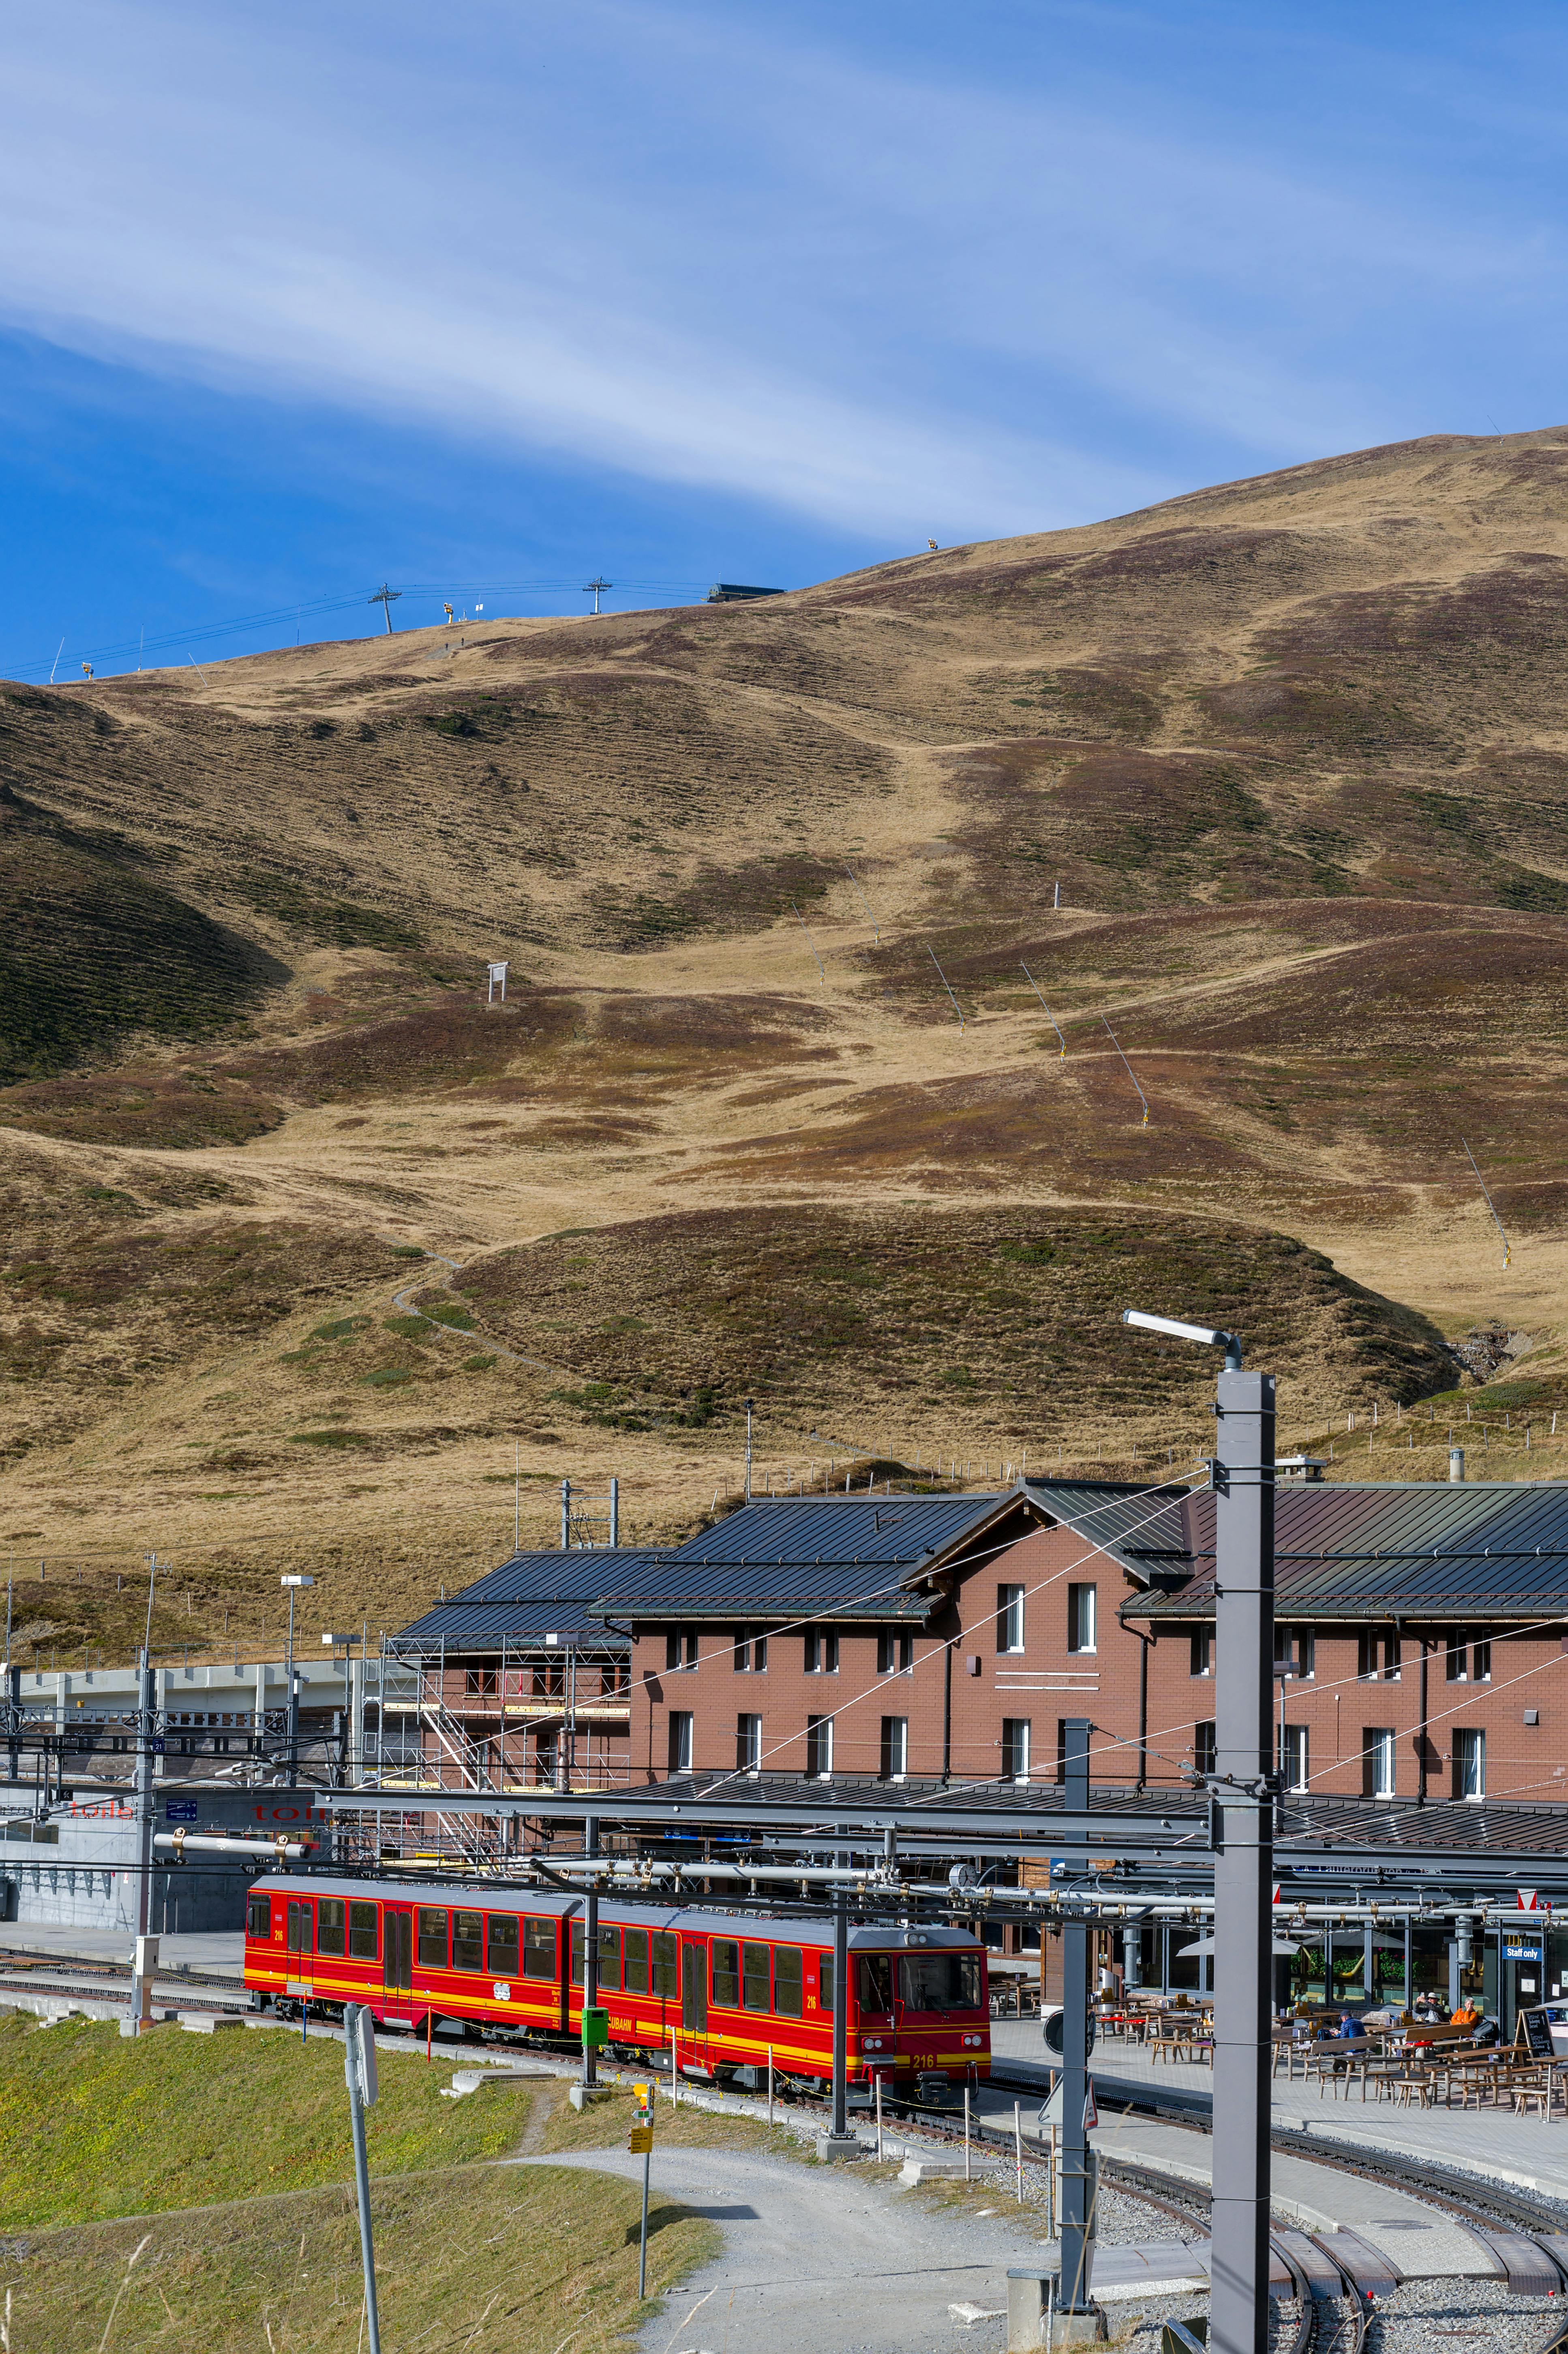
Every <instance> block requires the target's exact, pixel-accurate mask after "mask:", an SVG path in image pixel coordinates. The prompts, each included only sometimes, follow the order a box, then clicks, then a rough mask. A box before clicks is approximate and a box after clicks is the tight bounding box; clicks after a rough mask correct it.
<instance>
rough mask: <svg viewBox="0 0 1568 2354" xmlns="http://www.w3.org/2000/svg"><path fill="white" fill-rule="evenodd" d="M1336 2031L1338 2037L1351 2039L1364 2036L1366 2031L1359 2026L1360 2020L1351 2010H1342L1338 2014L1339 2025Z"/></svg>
mask: <svg viewBox="0 0 1568 2354" xmlns="http://www.w3.org/2000/svg"><path fill="white" fill-rule="evenodd" d="M1338 2032H1339V2033H1340V2035H1343V2036H1347V2037H1351V2038H1353V2037H1355V2036H1358V2035H1364V2034H1365V2033H1366V2029H1365V2028H1364V2027H1363V2026H1362V2025H1361V2020H1359V2019H1358V2018H1357V2017H1356V2015H1355V2013H1354V2011H1353V2010H1342V2011H1341V2012H1340V2024H1339V2028H1338Z"/></svg>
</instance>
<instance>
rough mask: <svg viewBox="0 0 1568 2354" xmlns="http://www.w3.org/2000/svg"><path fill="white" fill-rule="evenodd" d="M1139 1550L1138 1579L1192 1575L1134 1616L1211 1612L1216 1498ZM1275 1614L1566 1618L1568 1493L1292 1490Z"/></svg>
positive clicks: (1187, 1504)
mask: <svg viewBox="0 0 1568 2354" xmlns="http://www.w3.org/2000/svg"><path fill="white" fill-rule="evenodd" d="M1145 1544H1147V1547H1148V1550H1147V1551H1145V1550H1143V1548H1144V1546H1145ZM1159 1548H1165V1550H1164V1551H1163V1553H1162V1556H1161V1557H1157V1549H1159ZM1128 1565H1129V1567H1131V1568H1133V1569H1134V1571H1135V1573H1137V1572H1141V1573H1142V1574H1143V1575H1148V1574H1149V1573H1150V1570H1152V1569H1154V1568H1157V1567H1159V1566H1161V1565H1164V1566H1169V1567H1171V1568H1178V1567H1182V1566H1185V1567H1187V1568H1190V1569H1191V1571H1192V1580H1191V1583H1190V1584H1188V1585H1185V1586H1184V1587H1183V1588H1182V1589H1181V1592H1180V1593H1178V1594H1172V1595H1168V1596H1161V1597H1158V1598H1156V1597H1153V1596H1139V1598H1138V1599H1137V1600H1136V1601H1133V1602H1129V1603H1128V1604H1127V1605H1126V1606H1125V1607H1126V1610H1127V1613H1128V1616H1129V1617H1140V1618H1142V1617H1148V1618H1170V1617H1189V1618H1190V1617H1202V1616H1206V1615H1207V1614H1208V1613H1210V1612H1212V1610H1213V1600H1214V1596H1213V1576H1214V1498H1213V1495H1212V1494H1211V1493H1209V1491H1208V1490H1202V1491H1200V1492H1198V1493H1196V1494H1194V1495H1192V1496H1190V1497H1189V1498H1187V1499H1186V1500H1185V1501H1184V1502H1182V1503H1181V1504H1180V1505H1179V1506H1177V1507H1175V1508H1174V1509H1173V1511H1172V1512H1171V1516H1170V1518H1169V1520H1168V1521H1165V1522H1160V1523H1159V1524H1157V1526H1156V1527H1155V1528H1154V1529H1153V1530H1152V1531H1150V1532H1149V1534H1148V1537H1147V1538H1140V1539H1139V1555H1138V1557H1137V1558H1133V1557H1132V1556H1131V1553H1130V1548H1129V1549H1128ZM1275 1604H1276V1609H1277V1614H1278V1616H1279V1617H1303V1618H1313V1617H1324V1618H1367V1617H1372V1618H1389V1617H1395V1616H1399V1617H1433V1618H1441V1619H1453V1620H1459V1619H1469V1618H1476V1617H1488V1618H1502V1619H1507V1618H1510V1617H1514V1618H1535V1617H1554V1616H1556V1615H1558V1614H1560V1613H1568V1485H1565V1486H1558V1485H1556V1484H1555V1483H1551V1484H1548V1483H1544V1482H1543V1483H1542V1484H1541V1485H1539V1486H1532V1487H1524V1486H1516V1485H1505V1484H1502V1483H1499V1484H1497V1485H1491V1484H1486V1483H1482V1482H1480V1481H1475V1482H1472V1483H1469V1484H1466V1485H1459V1484H1456V1485H1454V1486H1449V1485H1447V1484H1446V1483H1444V1484H1436V1483H1430V1482H1428V1483H1417V1482H1411V1483H1410V1484H1408V1485H1404V1484H1400V1485H1392V1484H1391V1485H1378V1486H1366V1487H1350V1486H1345V1487H1328V1486H1324V1487H1317V1486H1308V1487H1301V1488H1294V1487H1283V1488H1281V1489H1279V1490H1278V1491H1277V1498H1276V1506H1275Z"/></svg>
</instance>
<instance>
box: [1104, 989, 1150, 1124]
mask: <svg viewBox="0 0 1568 2354" xmlns="http://www.w3.org/2000/svg"><path fill="white" fill-rule="evenodd" d="M1100 1020H1101V1021H1102V1022H1104V1023H1105V1025H1106V1036H1107V1038H1108V1039H1109V1040H1110V1042H1111V1044H1112V1045H1113V1046H1114V1047H1115V1048H1116V1050H1117V1053H1118V1055H1121V1062H1122V1068H1123V1070H1125V1071H1126V1073H1127V1076H1128V1078H1129V1079H1130V1080H1131V1081H1132V1084H1133V1086H1134V1087H1138V1100H1139V1103H1140V1104H1141V1105H1142V1106H1143V1119H1142V1121H1141V1123H1140V1124H1141V1125H1142V1126H1143V1127H1144V1128H1147V1127H1148V1126H1149V1097H1147V1096H1146V1095H1145V1094H1144V1092H1143V1089H1142V1088H1141V1087H1139V1086H1138V1074H1137V1072H1136V1071H1135V1070H1134V1069H1133V1067H1132V1065H1131V1064H1130V1063H1129V1062H1128V1059H1127V1056H1126V1055H1122V1054H1121V1041H1120V1040H1119V1039H1118V1036H1117V1034H1116V1032H1115V1031H1114V1030H1113V1029H1112V1028H1111V1026H1110V1023H1109V1022H1108V1020H1107V1017H1106V1016H1105V1014H1103V1013H1102V1014H1101V1015H1100Z"/></svg>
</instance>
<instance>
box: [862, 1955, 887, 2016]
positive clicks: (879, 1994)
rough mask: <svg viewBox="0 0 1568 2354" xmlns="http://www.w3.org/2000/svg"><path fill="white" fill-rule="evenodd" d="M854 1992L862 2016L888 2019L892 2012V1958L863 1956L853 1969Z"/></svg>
mask: <svg viewBox="0 0 1568 2354" xmlns="http://www.w3.org/2000/svg"><path fill="white" fill-rule="evenodd" d="M855 1992H856V1995H857V1996H858V1998H859V2000H860V2008H861V2011H862V2014H864V2013H865V2012H867V2011H870V2012H871V2013H872V2014H873V2016H874V2017H875V2018H878V2019H882V2018H890V2017H891V2016H892V2012H893V1956H892V1955H891V1954H863V1955H862V1956H861V1957H860V1960H859V1962H858V1963H857V1965H856V1967H855Z"/></svg>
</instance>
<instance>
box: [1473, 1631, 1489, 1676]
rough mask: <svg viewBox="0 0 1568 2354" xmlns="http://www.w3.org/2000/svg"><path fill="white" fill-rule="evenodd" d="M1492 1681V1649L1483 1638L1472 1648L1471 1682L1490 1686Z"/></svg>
mask: <svg viewBox="0 0 1568 2354" xmlns="http://www.w3.org/2000/svg"><path fill="white" fill-rule="evenodd" d="M1491 1680H1492V1647H1491V1645H1490V1643H1489V1642H1488V1641H1487V1639H1486V1638H1485V1637H1484V1636H1483V1637H1482V1638H1481V1639H1480V1640H1479V1641H1478V1642H1476V1643H1472V1644H1471V1646H1470V1681H1471V1682H1472V1683H1473V1684H1489V1683H1490V1681H1491Z"/></svg>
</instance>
